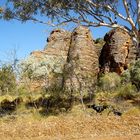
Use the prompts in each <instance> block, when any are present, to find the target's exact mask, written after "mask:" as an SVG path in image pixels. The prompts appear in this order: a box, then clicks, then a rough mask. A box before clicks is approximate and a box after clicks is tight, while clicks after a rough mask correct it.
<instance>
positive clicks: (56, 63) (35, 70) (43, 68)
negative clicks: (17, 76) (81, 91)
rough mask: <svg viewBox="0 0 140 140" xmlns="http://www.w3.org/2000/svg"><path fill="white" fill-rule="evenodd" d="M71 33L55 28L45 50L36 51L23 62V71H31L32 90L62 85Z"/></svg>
mask: <svg viewBox="0 0 140 140" xmlns="http://www.w3.org/2000/svg"><path fill="white" fill-rule="evenodd" d="M70 37H71V33H69V32H67V31H64V30H54V31H53V32H52V33H51V35H50V37H49V38H48V40H47V41H48V44H47V46H46V47H45V49H44V51H34V52H32V53H31V55H30V56H29V57H28V58H27V59H26V60H25V61H24V62H23V63H22V66H23V71H24V70H25V73H30V75H31V80H30V84H29V85H30V87H31V90H36V88H38V87H44V86H45V87H46V88H48V87H53V86H55V87H60V86H62V79H63V77H62V73H63V68H64V64H65V63H66V60H67V55H68V49H69V46H70Z"/></svg>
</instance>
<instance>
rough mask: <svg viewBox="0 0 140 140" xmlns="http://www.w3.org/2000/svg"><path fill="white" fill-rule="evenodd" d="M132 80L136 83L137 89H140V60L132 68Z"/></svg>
mask: <svg viewBox="0 0 140 140" xmlns="http://www.w3.org/2000/svg"><path fill="white" fill-rule="evenodd" d="M130 75H131V82H132V83H133V84H135V86H136V87H137V89H138V90H139V91H140V60H137V61H136V63H135V64H134V65H133V66H131V68H130Z"/></svg>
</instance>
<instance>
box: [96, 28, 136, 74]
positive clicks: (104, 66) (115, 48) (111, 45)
mask: <svg viewBox="0 0 140 140" xmlns="http://www.w3.org/2000/svg"><path fill="white" fill-rule="evenodd" d="M104 40H105V41H106V43H105V45H104V46H103V48H102V50H101V54H100V58H99V63H100V70H101V72H103V73H105V72H116V73H118V74H121V73H122V72H123V71H124V70H125V69H127V68H128V65H129V64H130V63H131V62H132V61H134V60H135V59H136V56H137V51H136V48H135V46H134V45H133V42H132V38H131V36H130V35H129V34H128V33H127V32H126V31H124V30H122V29H119V28H117V29H113V30H111V31H110V32H109V33H107V34H106V35H105V37H104Z"/></svg>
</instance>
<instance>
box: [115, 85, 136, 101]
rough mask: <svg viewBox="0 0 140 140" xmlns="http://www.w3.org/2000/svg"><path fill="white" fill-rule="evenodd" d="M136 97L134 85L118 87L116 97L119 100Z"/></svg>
mask: <svg viewBox="0 0 140 140" xmlns="http://www.w3.org/2000/svg"><path fill="white" fill-rule="evenodd" d="M136 95H137V89H136V87H135V85H132V84H131V83H128V84H126V85H123V86H121V87H120V89H119V91H118V94H117V95H116V97H117V98H119V99H126V100H127V99H133V98H135V97H136Z"/></svg>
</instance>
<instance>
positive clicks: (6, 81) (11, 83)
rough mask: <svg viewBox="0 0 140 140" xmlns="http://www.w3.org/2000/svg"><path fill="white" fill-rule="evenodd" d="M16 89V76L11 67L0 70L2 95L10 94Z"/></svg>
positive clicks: (5, 66) (4, 66) (3, 67)
mask: <svg viewBox="0 0 140 140" xmlns="http://www.w3.org/2000/svg"><path fill="white" fill-rule="evenodd" d="M15 87H16V76H15V73H14V71H13V68H12V66H11V65H8V66H7V65H3V66H2V67H1V68H0V91H1V93H2V94H4V93H8V92H12V91H13V90H14V89H15Z"/></svg>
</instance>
